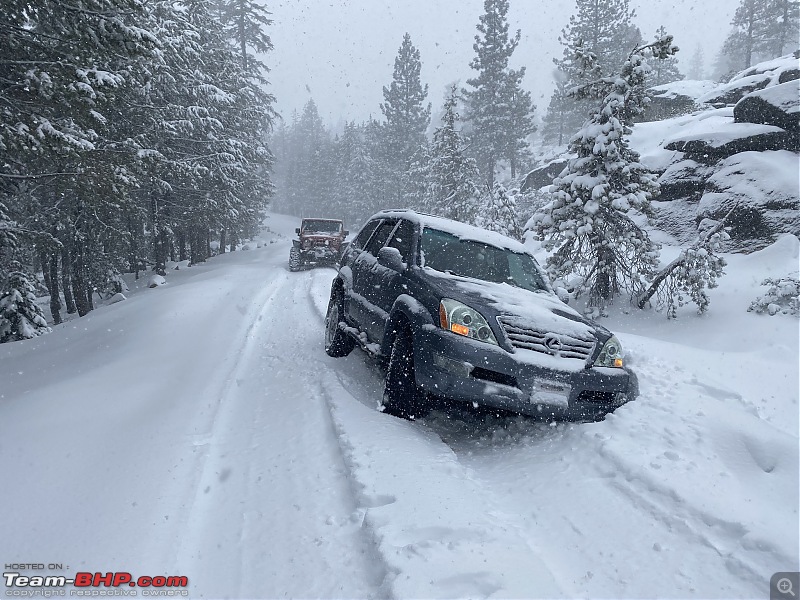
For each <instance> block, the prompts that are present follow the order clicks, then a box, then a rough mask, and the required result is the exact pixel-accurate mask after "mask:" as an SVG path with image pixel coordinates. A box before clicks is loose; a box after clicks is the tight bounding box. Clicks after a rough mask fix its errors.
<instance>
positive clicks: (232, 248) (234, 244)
mask: <svg viewBox="0 0 800 600" xmlns="http://www.w3.org/2000/svg"><path fill="white" fill-rule="evenodd" d="M236 241H237V240H236V234H235V233H234V232H231V244H230V246H231V252H236Z"/></svg>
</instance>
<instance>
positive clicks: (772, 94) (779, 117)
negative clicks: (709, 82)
mask: <svg viewBox="0 0 800 600" xmlns="http://www.w3.org/2000/svg"><path fill="white" fill-rule="evenodd" d="M733 118H734V120H735V121H736V122H737V123H764V124H766V125H774V126H776V127H780V128H782V129H786V130H788V131H797V130H800V79H795V80H793V81H787V82H786V83H781V84H780V85H776V86H772V87H768V88H766V89H763V90H759V91H757V92H753V93H751V94H748V95H747V96H745V97H744V98H742V99H741V100H739V102H738V104H737V105H736V106H735V107H734V109H733ZM795 137H796V135H795Z"/></svg>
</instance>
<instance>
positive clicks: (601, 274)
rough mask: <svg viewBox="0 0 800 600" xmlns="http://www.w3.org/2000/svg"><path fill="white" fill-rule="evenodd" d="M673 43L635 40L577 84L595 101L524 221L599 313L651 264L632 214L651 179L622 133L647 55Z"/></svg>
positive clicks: (634, 109)
mask: <svg viewBox="0 0 800 600" xmlns="http://www.w3.org/2000/svg"><path fill="white" fill-rule="evenodd" d="M676 50H677V48H675V47H674V46H672V37H671V36H667V37H666V38H664V39H662V40H660V41H658V42H655V43H653V44H649V45H647V46H641V47H637V48H636V49H635V50H634V51H633V52H632V54H631V55H630V57H629V58H628V60H627V61H626V62H625V64H624V65H623V67H622V70H621V72H620V73H619V75H616V76H613V75H612V76H609V77H601V78H599V79H596V80H594V81H592V82H589V83H587V84H586V85H584V86H582V87H581V88H580V89H579V90H578V91H577V93H578V94H579V95H580V96H584V97H589V98H600V99H602V101H601V104H600V106H599V108H598V109H597V110H596V111H595V113H594V115H593V116H592V119H591V120H590V121H589V122H587V124H586V125H585V126H584V128H583V129H582V130H581V131H580V132H578V134H577V135H575V136H574V137H573V138H572V140H571V142H570V151H571V153H573V154H574V155H575V158H572V159H571V160H570V161H569V163H568V164H567V167H566V168H565V169H564V171H563V172H562V173H561V175H560V176H559V177H557V178H556V179H555V180H554V181H553V186H552V187H551V190H550V191H551V196H552V200H551V202H550V203H548V204H547V205H546V206H545V207H544V209H543V210H542V211H540V212H539V213H537V214H536V215H534V217H533V218H532V220H531V223H529V225H532V226H534V227H535V228H536V230H537V232H538V234H539V235H540V236H541V238H542V239H543V240H544V245H545V247H546V248H548V249H551V250H553V254H552V255H551V257H550V258H549V259H548V266H549V269H550V272H551V274H552V275H553V276H554V278H564V277H566V276H569V275H571V274H576V275H578V276H580V278H581V279H582V284H581V285H580V288H579V291H588V292H589V302H588V306H589V307H590V308H592V309H594V310H597V311H599V312H601V313H602V311H603V310H604V308H605V306H606V305H607V304H608V303H610V302H611V301H612V300H613V299H614V297H615V296H617V295H618V294H619V293H620V292H621V291H622V290H623V289H624V290H627V291H629V292H630V293H631V294H632V295H633V294H636V293H638V292H639V291H641V288H642V286H643V285H644V281H645V278H646V277H648V276H650V275H652V273H653V272H654V270H655V267H656V264H657V258H658V247H657V245H656V244H654V243H653V242H652V241H651V240H650V238H649V236H648V234H647V232H646V231H645V230H644V229H642V227H640V226H639V225H638V224H637V222H636V221H635V220H634V218H633V217H634V214H636V213H638V214H642V215H644V216H645V217H647V215H649V213H650V199H651V198H652V197H653V196H655V195H656V194H658V184H657V183H656V176H655V175H654V174H652V173H651V172H649V171H648V170H647V169H646V168H645V167H644V166H643V165H642V164H641V163H640V162H639V156H638V154H637V153H636V152H635V151H634V150H632V149H631V148H630V146H629V143H628V140H627V136H628V135H629V134H630V132H631V126H632V124H633V120H634V119H635V118H636V117H637V116H638V115H639V114H641V112H642V110H643V108H644V105H645V104H646V97H645V95H644V85H645V78H646V76H647V73H648V72H649V66H648V64H647V61H646V56H648V55H649V56H652V57H653V58H655V59H664V58H666V57H668V56H670V55H672V54H674V53H675V51H676ZM576 60H577V61H579V62H581V63H582V64H584V67H585V70H586V72H594V73H597V72H598V69H597V68H596V65H595V57H594V54H593V53H591V52H585V53H579V54H578V56H577V57H576Z"/></svg>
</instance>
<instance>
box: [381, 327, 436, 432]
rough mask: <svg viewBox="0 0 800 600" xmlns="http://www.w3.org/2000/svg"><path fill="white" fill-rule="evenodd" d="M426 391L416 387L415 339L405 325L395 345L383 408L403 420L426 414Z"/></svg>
mask: <svg viewBox="0 0 800 600" xmlns="http://www.w3.org/2000/svg"><path fill="white" fill-rule="evenodd" d="M426 399H427V394H426V393H425V392H424V391H423V390H421V389H420V388H419V387H418V386H417V381H416V377H415V376H414V340H413V337H412V335H411V330H410V329H409V328H408V327H407V326H403V327H401V328H400V330H399V331H398V332H397V335H396V336H395V338H394V343H393V344H392V354H391V356H390V358H389V368H388V369H387V372H386V384H385V387H384V390H383V408H384V410H385V411H386V412H387V413H389V414H390V415H394V416H396V417H401V418H404V419H415V418H417V417H424V416H425V415H426V414H427V413H428V407H427V403H426Z"/></svg>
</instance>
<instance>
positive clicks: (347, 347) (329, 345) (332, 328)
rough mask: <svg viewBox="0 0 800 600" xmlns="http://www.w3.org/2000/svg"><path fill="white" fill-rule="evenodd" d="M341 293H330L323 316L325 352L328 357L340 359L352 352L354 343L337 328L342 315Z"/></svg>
mask: <svg viewBox="0 0 800 600" xmlns="http://www.w3.org/2000/svg"><path fill="white" fill-rule="evenodd" d="M343 304H344V303H343V302H342V293H341V291H338V292H336V291H334V292H332V293H331V299H330V301H329V302H328V313H327V315H325V352H326V353H327V355H328V356H333V357H334V358H341V357H342V356H347V355H348V354H350V353H351V352H352V351H353V348H354V347H355V345H356V342H355V340H354V339H353V338H351V337H350V336H349V335H347V334H346V333H345V332H344V331H342V329H341V328H340V327H339V321H341V319H342V316H343V315H344V306H343Z"/></svg>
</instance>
